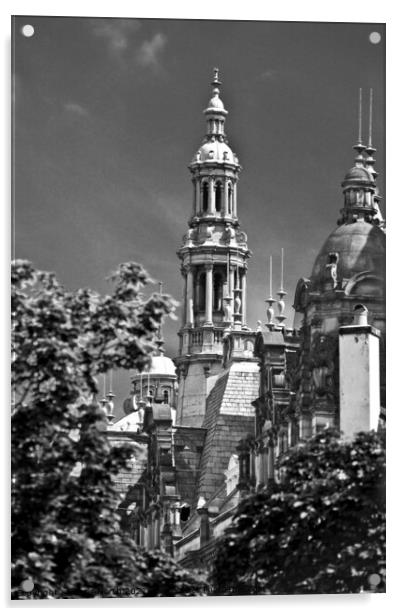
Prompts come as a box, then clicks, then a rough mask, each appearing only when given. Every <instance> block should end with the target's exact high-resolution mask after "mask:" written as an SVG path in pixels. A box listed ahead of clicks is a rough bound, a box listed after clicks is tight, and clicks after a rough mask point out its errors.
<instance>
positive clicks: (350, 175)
mask: <svg viewBox="0 0 402 616" xmlns="http://www.w3.org/2000/svg"><path fill="white" fill-rule="evenodd" d="M351 181H353V182H356V181H358V182H361V181H363V182H373V177H372V175H371V173H370V171H369V170H368V169H365V168H364V167H357V166H355V167H352V168H351V169H349V171H348V172H347V174H346V175H345V179H344V183H345V182H351Z"/></svg>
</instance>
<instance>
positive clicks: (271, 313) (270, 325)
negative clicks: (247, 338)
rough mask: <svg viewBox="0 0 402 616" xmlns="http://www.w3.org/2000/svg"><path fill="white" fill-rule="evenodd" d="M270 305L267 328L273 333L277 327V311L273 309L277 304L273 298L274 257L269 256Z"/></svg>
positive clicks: (267, 301) (268, 300)
mask: <svg viewBox="0 0 402 616" xmlns="http://www.w3.org/2000/svg"><path fill="white" fill-rule="evenodd" d="M265 302H266V303H267V304H268V308H267V318H268V322H267V324H266V325H267V328H268V329H269V330H270V331H272V330H273V329H274V327H275V323H274V316H275V311H274V309H273V305H274V304H275V303H276V300H275V299H274V298H273V297H272V255H270V256H269V297H268V299H266V300H265Z"/></svg>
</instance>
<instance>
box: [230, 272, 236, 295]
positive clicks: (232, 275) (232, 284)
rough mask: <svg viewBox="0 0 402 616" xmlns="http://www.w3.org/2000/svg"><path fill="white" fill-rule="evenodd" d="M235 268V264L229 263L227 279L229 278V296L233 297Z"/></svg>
mask: <svg viewBox="0 0 402 616" xmlns="http://www.w3.org/2000/svg"><path fill="white" fill-rule="evenodd" d="M235 269H236V266H235V265H231V266H230V274H229V276H230V278H229V280H230V296H231V297H233V296H234V288H235V284H234V283H235V279H234V275H235Z"/></svg>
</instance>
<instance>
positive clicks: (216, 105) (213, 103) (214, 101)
mask: <svg viewBox="0 0 402 616" xmlns="http://www.w3.org/2000/svg"><path fill="white" fill-rule="evenodd" d="M208 109H225V106H224V104H223V101H222V100H221V99H220V98H219V95H218V94H215V95H214V96H213V97H212V98H211V100H210V101H209V103H208Z"/></svg>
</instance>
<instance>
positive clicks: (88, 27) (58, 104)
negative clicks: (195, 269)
mask: <svg viewBox="0 0 402 616" xmlns="http://www.w3.org/2000/svg"><path fill="white" fill-rule="evenodd" d="M24 24H32V25H33V26H34V29H35V33H34V35H33V36H32V37H25V36H23V34H22V32H21V27H22V26H23V25H24ZM372 32H378V33H380V34H381V37H382V39H381V41H380V42H379V43H377V44H373V43H372V42H370V33H372ZM13 49H14V53H13V56H14V69H15V87H14V94H15V99H14V100H15V104H14V109H15V140H14V143H15V152H14V154H15V256H16V257H19V258H27V259H30V260H31V261H33V263H34V264H35V265H36V266H37V267H38V268H41V269H46V270H52V271H55V272H56V274H57V276H58V278H59V279H60V280H61V281H62V282H63V283H64V284H65V285H66V287H68V288H71V289H75V288H78V287H82V286H90V287H92V288H94V289H96V290H99V291H101V292H107V291H108V288H109V286H108V283H107V282H106V281H105V278H106V277H107V275H108V274H109V273H110V272H111V271H112V270H114V269H115V268H116V266H117V265H118V264H119V263H121V262H124V261H129V260H133V261H137V262H140V263H142V264H143V265H144V266H145V268H146V269H147V270H148V271H149V273H150V274H151V275H152V276H153V277H154V279H155V280H162V281H163V282H164V290H165V291H166V292H169V293H170V294H171V295H173V296H174V297H175V298H177V299H180V298H181V291H182V290H181V276H180V274H179V262H178V259H177V257H176V250H177V249H178V247H179V245H180V242H181V238H182V236H183V234H184V233H185V231H186V229H187V221H188V219H189V216H190V213H191V207H192V204H191V198H192V186H191V182H190V174H189V171H188V169H187V165H188V164H189V162H190V160H191V158H192V156H193V155H194V153H195V152H196V150H197V149H198V147H199V145H200V144H201V140H202V138H203V136H204V130H205V123H204V116H203V114H202V110H203V109H205V107H206V104H207V102H208V100H209V98H210V92H211V87H210V85H209V84H210V81H211V77H212V68H213V67H214V66H217V67H219V68H220V76H221V80H222V82H223V85H222V88H221V97H222V99H223V101H224V103H225V106H226V108H227V109H228V110H229V115H228V119H227V122H226V129H227V134H228V137H229V142H230V144H231V146H232V148H233V149H234V151H235V152H236V153H237V155H238V156H239V159H240V163H241V164H242V166H243V171H242V173H241V176H240V182H239V197H238V212H239V217H240V220H241V224H242V228H243V229H244V230H245V231H246V232H247V234H248V243H249V248H250V249H251V251H252V253H253V255H252V258H251V259H250V262H249V273H248V285H247V286H248V324H249V325H250V326H251V327H253V328H254V327H255V324H256V321H257V319H261V320H262V321H263V323H264V322H265V320H266V317H265V304H264V299H265V298H266V297H267V293H268V261H269V255H270V254H272V255H273V260H274V284H273V287H274V290H276V289H277V288H278V285H279V275H280V251H281V247H283V248H284V251H285V287H286V290H287V291H288V293H289V294H288V297H287V301H288V309H287V314H288V316H289V324H290V325H291V324H292V321H293V314H292V310H291V308H290V306H291V304H292V303H293V293H294V289H295V285H296V282H297V280H298V279H299V278H300V277H301V276H309V274H310V273H311V269H312V265H313V262H314V258H315V256H316V254H317V253H318V251H319V249H320V247H321V245H322V243H323V242H324V240H325V238H326V237H327V235H328V234H329V233H330V231H331V230H332V229H333V228H334V227H335V225H336V220H337V217H338V212H339V209H340V208H341V206H342V192H341V186H340V184H341V181H342V179H343V176H344V174H345V172H346V170H347V169H348V168H349V167H351V166H352V164H353V158H354V152H353V150H352V145H353V144H354V143H355V142H356V139H357V100H358V88H359V87H362V88H363V140H365V139H366V138H367V126H368V93H369V88H370V87H372V88H373V89H374V114H373V137H374V145H375V146H376V147H377V149H378V152H377V155H376V158H377V170H378V171H379V173H380V176H379V185H380V190H381V192H382V194H383V192H384V184H385V182H384V163H385V101H384V96H385V95H384V87H385V73H384V61H385V28H384V26H383V25H381V24H367V23H366V24H331V23H290V22H289V23H281V22H266V21H265V22H241V21H237V22H230V21H209V20H208V21H207V20H206V21H188V20H182V21H179V20H162V19H139V20H134V19H96V18H60V17H59V18H56V17H49V18H46V17H18V18H16V20H15V24H14V41H13ZM383 209H384V206H383ZM155 289H156V287H155ZM177 327H178V326H177V323H176V322H173V321H169V322H167V323H166V325H165V327H164V333H165V338H166V342H167V352H168V353H169V354H170V355H171V356H174V355H175V353H176V351H177V336H176V332H177ZM128 382H129V380H128V377H127V375H120V376H119V378H118V379H117V388H118V389H119V391H118V392H117V393H118V399H119V400H120V398H121V396H124V394H125V392H126V391H128Z"/></svg>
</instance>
